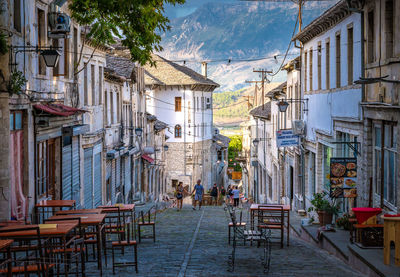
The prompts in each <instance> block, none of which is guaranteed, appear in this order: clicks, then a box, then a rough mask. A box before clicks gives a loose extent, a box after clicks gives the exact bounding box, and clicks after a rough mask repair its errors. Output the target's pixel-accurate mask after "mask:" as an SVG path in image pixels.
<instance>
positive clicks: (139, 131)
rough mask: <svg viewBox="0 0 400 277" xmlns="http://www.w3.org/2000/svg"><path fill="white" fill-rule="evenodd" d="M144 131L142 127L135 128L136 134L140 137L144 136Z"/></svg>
mask: <svg viewBox="0 0 400 277" xmlns="http://www.w3.org/2000/svg"><path fill="white" fill-rule="evenodd" d="M142 132H143V130H142V128H136V129H135V134H136V135H137V136H138V137H141V136H142Z"/></svg>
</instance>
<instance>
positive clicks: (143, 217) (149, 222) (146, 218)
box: [138, 206, 157, 243]
mask: <svg viewBox="0 0 400 277" xmlns="http://www.w3.org/2000/svg"><path fill="white" fill-rule="evenodd" d="M152 216H153V219H152ZM156 216H157V207H156V206H153V207H151V208H150V209H149V210H148V211H147V212H146V213H143V211H140V216H139V222H138V235H139V243H140V242H141V241H142V238H152V239H153V242H156ZM145 226H151V227H152V228H153V233H152V235H151V236H142V234H141V228H144V227H145Z"/></svg>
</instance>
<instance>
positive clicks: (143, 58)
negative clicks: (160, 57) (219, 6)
mask: <svg viewBox="0 0 400 277" xmlns="http://www.w3.org/2000/svg"><path fill="white" fill-rule="evenodd" d="M184 2H185V0H72V2H71V4H70V5H69V9H70V10H71V16H72V18H74V19H75V20H76V21H77V22H78V23H79V24H81V25H83V26H90V30H89V32H88V34H87V35H86V37H87V38H88V39H91V40H92V41H93V42H94V43H95V44H97V45H111V44H114V43H115V42H116V39H117V38H118V39H121V42H122V45H123V46H126V47H127V48H128V49H129V50H130V53H131V59H132V60H133V61H137V62H139V63H140V64H142V65H144V64H146V63H147V62H150V63H151V64H154V62H153V61H152V59H151V53H152V52H153V50H156V51H161V50H162V47H161V45H160V42H161V36H160V34H158V33H157V32H165V31H166V30H169V29H170V26H169V19H168V18H167V17H166V16H165V15H164V4H173V5H175V4H183V3H184Z"/></svg>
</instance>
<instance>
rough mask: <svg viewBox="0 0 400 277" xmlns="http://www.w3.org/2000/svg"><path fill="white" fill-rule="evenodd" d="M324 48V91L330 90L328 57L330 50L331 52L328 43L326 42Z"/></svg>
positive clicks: (329, 57) (329, 62) (329, 63)
mask: <svg viewBox="0 0 400 277" xmlns="http://www.w3.org/2000/svg"><path fill="white" fill-rule="evenodd" d="M325 48H326V56H325V59H326V60H325V81H326V89H330V88H331V84H330V78H331V60H330V59H331V56H330V52H331V51H330V50H331V43H330V41H327V42H326V44H325Z"/></svg>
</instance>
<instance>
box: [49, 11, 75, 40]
mask: <svg viewBox="0 0 400 277" xmlns="http://www.w3.org/2000/svg"><path fill="white" fill-rule="evenodd" d="M49 27H50V31H49V33H48V36H49V38H65V37H67V34H68V33H69V32H70V28H71V19H70V17H69V16H68V15H67V14H65V13H59V12H51V13H49Z"/></svg>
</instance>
